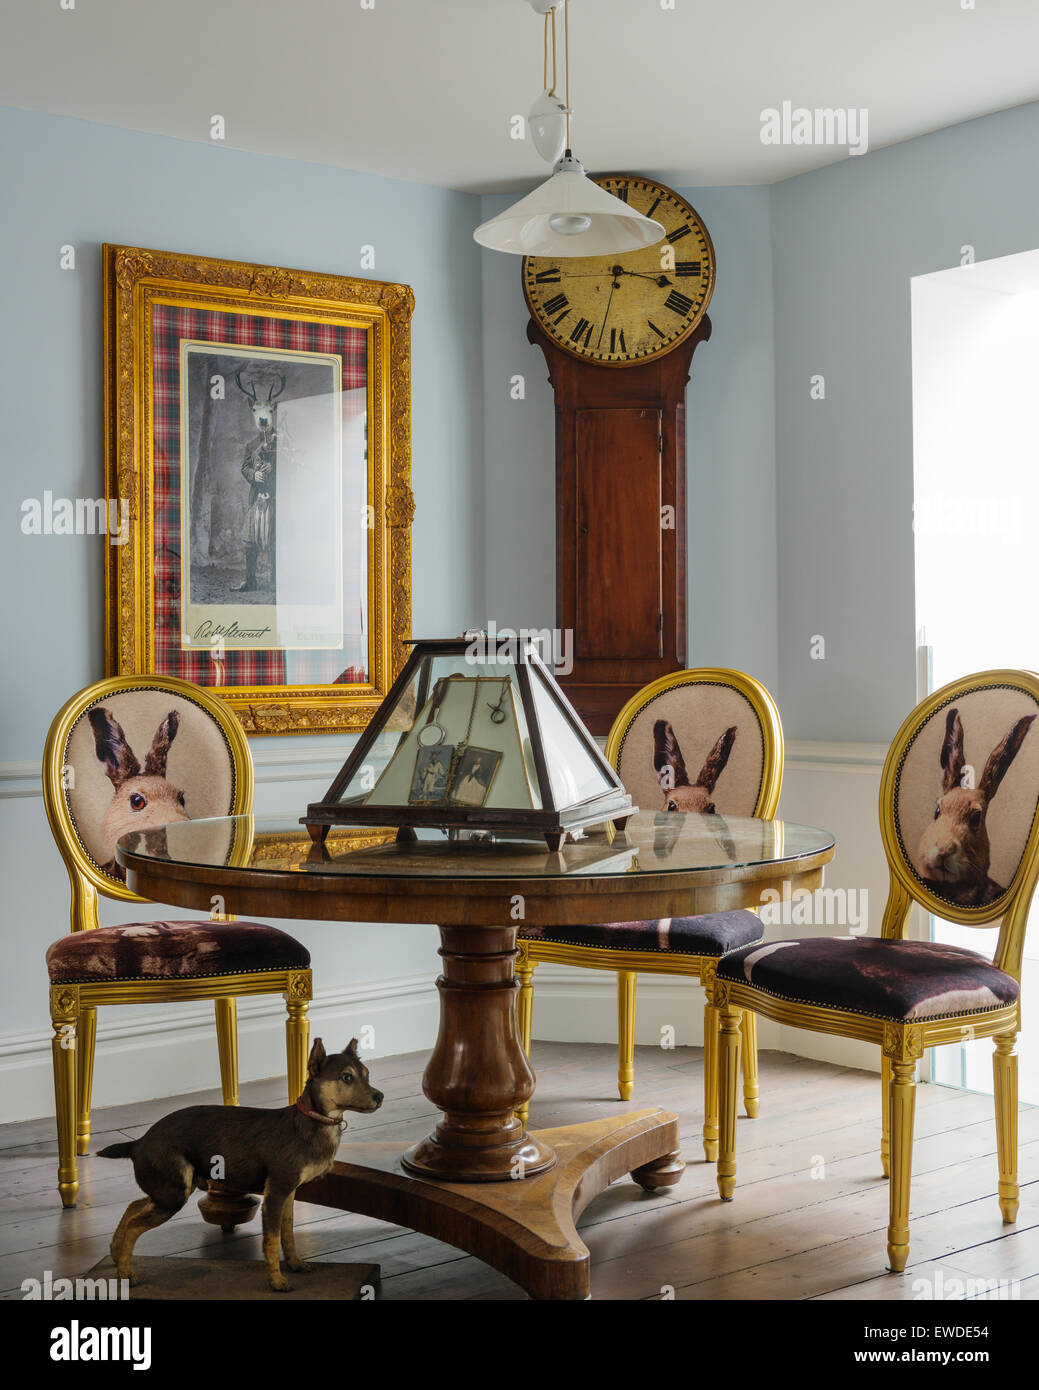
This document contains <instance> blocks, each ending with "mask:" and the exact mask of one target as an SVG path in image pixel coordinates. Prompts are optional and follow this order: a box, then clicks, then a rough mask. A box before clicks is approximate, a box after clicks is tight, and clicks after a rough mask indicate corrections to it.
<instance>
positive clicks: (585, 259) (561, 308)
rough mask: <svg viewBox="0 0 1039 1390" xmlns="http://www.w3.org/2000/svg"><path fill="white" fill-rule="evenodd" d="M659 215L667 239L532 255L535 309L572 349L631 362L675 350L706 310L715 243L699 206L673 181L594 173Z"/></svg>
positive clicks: (527, 285)
mask: <svg viewBox="0 0 1039 1390" xmlns="http://www.w3.org/2000/svg"><path fill="white" fill-rule="evenodd" d="M595 182H596V183H597V184H599V185H600V186H601V187H602V188H605V189H606V191H607V193H612V194H613V195H614V197H615V198H622V199H623V200H624V201H625V202H626V203H627V204H628V205H629V207H632V208H634V209H635V210H636V211H637V212H640V213H642V214H643V215H644V216H646V217H652V218H653V219H654V220H655V221H657V222H659V223H661V225H662V226H663V227H664V239H663V240H662V241H658V242H657V243H656V245H655V246H646V247H643V248H642V250H640V251H625V252H624V253H623V254H622V255H612V256H576V257H575V256H562V257H558V258H552V257H550V256H525V257H524V259H523V293H524V295H525V296H526V300H527V307H528V308H529V309H530V312H531V315H532V316H533V318H534V319H535V320H536V321H537V323H539V324H540V325H541V327H542V329H543V330H544V331H545V333H547V334H548V336H549V338H551V339H552V340H553V342H555V343H556V344H557V345H558V346H559V347H561V348H562V349H563V350H564V351H565V352H569V353H571V354H572V355H573V356H574V357H580V358H582V359H583V360H585V361H589V362H597V363H599V364H601V365H602V366H604V367H627V366H631V365H633V364H635V363H637V362H644V361H646V359H647V358H650V357H656V356H659V355H660V354H661V353H665V352H670V351H671V349H672V348H674V347H677V346H678V344H679V343H680V342H681V341H682V340H683V338H686V337H688V336H689V334H690V333H691V332H692V331H693V329H694V328H695V327H696V325H697V324H698V323H699V322H700V320H701V318H702V317H703V315H704V313H705V311H706V309H707V305H708V302H709V301H710V298H711V291H712V290H713V289H714V247H713V246H712V245H711V238H710V237H709V236H708V234H707V228H706V227H705V226H704V224H703V223H702V222H701V221H700V218H699V217H698V216H697V214H696V212H695V211H694V209H693V208H691V207H690V206H689V204H688V203H687V202H686V201H685V199H684V198H680V197H679V196H678V194H677V193H674V192H672V190H671V189H670V188H665V187H664V186H663V184H659V183H653V182H652V181H651V180H650V179H640V178H635V177H632V176H630V175H628V174H607V175H604V176H603V177H602V178H598V179H596V180H595Z"/></svg>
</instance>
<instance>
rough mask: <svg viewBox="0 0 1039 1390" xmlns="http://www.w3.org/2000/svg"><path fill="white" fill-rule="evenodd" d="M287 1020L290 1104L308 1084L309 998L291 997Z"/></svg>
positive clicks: (287, 1006) (286, 1036)
mask: <svg viewBox="0 0 1039 1390" xmlns="http://www.w3.org/2000/svg"><path fill="white" fill-rule="evenodd" d="M286 1008H287V1009H288V1017H287V1018H286V1020H285V1054H286V1071H287V1074H288V1082H289V1104H290V1105H295V1103H296V1101H297V1100H299V1098H300V1096H301V1095H302V1094H303V1088H304V1086H306V1084H307V1057H308V1056H309V1055H310V1018H309V1016H308V1013H307V1011H308V1009H309V1008H310V1000H309V999H290V1000H289V1001H288V1003H287V1004H286Z"/></svg>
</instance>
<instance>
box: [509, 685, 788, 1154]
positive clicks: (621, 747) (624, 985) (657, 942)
mask: <svg viewBox="0 0 1039 1390" xmlns="http://www.w3.org/2000/svg"><path fill="white" fill-rule="evenodd" d="M606 756H607V758H608V759H609V760H610V762H611V763H612V764H613V766H614V767H615V768H616V770H617V772H618V773H619V775H620V778H621V781H622V782H623V783H624V785H625V787H626V788H627V790H628V791H629V792H630V794H631V797H632V800H633V801H634V803H635V804H636V805H637V806H639V807H640V808H641V809H642V810H644V811H645V810H654V809H655V810H656V811H658V812H659V817H660V820H659V825H658V831H657V834H658V839H659V843H660V852H661V853H662V854H664V853H666V840H667V831H668V824H667V823H668V818H669V817H670V816H673V815H682V814H698V813H699V814H703V813H707V814H710V816H711V825H712V828H713V829H714V830H715V831H716V833H717V835H718V843H719V855H720V856H721V857H722V858H723V859H724V855H725V852H726V851H725V843H726V831H725V816H724V813H726V812H728V813H729V814H730V815H741V816H758V817H761V818H764V819H771V818H772V817H773V816H774V815H775V812H776V806H777V804H778V802H779V791H780V785H781V783H782V777H783V728H782V725H781V723H780V719H779V711H778V710H777V709H776V705H775V702H774V700H773V699H772V697H771V695H770V694H769V693H768V691H767V690H766V689H765V687H764V686H763V685H761V684H760V683H759V682H758V681H756V680H754V679H753V677H751V676H747V675H744V674H743V673H742V672H740V671H727V670H720V669H717V668H707V667H704V668H700V669H697V670H690V671H678V672H675V673H674V674H673V675H669V676H664V677H662V678H661V679H660V680H657V681H654V682H653V683H652V684H651V685H647V686H646V687H645V688H644V689H643V690H640V691H639V692H638V693H637V694H636V695H635V696H634V697H633V698H632V699H631V700H629V701H628V703H627V704H626V705H625V706H624V708H623V709H622V710H621V712H620V714H618V716H617V718H616V720H615V721H614V724H613V728H612V729H611V730H610V734H609V737H608V739H607V743H606ZM518 937H519V940H518V947H519V957H518V963H517V967H516V973H517V975H518V977H519V981H520V997H519V1025H520V1033H521V1037H522V1041H523V1046H524V1048H525V1050H526V1051H527V1054H528V1055H529V1053H530V1040H531V1031H532V1017H533V974H534V970H535V968H536V966H538V965H539V964H541V963H542V962H543V961H552V962H555V963H556V964H560V965H576V966H581V967H583V968H585V969H588V970H612V971H614V972H616V975H617V1021H618V1034H619V1037H618V1072H617V1084H618V1089H619V1091H620V1098H621V1100H630V1098H631V1095H632V1092H633V1090H634V1084H635V989H636V982H637V978H638V973H639V972H640V971H644V972H646V973H647V974H654V975H685V976H691V977H692V978H693V979H695V980H697V981H699V983H700V984H702V985H703V986H704V987H705V989H706V990H707V1001H706V1004H705V1007H704V1124H703V1147H704V1154H705V1156H706V1157H707V1159H708V1161H710V1162H713V1161H714V1160H715V1159H716V1158H717V1155H718V1072H717V1058H718V1052H717V1039H718V1016H717V1013H716V1011H715V1008H714V1002H713V997H712V987H713V982H714V972H715V969H716V968H717V965H718V961H719V959H720V958H721V957H723V956H724V955H725V953H726V952H727V951H731V950H734V949H736V948H737V947H739V946H743V945H745V944H747V943H749V942H756V941H760V940H761V939H762V927H761V922H760V920H759V918H758V917H757V915H756V913H755V912H753V911H750V910H747V909H739V910H736V911H729V912H713V913H707V914H705V915H700V916H695V917H674V918H670V919H667V920H657V921H647V922H603V923H589V924H588V925H587V926H577V927H521V928H520V930H519V933H518ZM743 1077H744V1100H745V1104H746V1109H747V1114H748V1115H749V1116H754V1115H756V1114H757V1113H758V1100H759V1086H758V1068H757V1040H756V1035H755V1030H754V1020H753V1016H752V1015H751V1016H749V1023H748V1025H747V1028H746V1035H745V1047H744V1050H743ZM522 1118H523V1119H524V1121H525V1120H526V1118H527V1117H526V1114H524V1115H523V1117H522Z"/></svg>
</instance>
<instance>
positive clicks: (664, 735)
mask: <svg viewBox="0 0 1039 1390" xmlns="http://www.w3.org/2000/svg"><path fill="white" fill-rule="evenodd" d="M735 742H736V725H735V724H733V725H731V726H730V727H729V728H728V729H726V730H725V732H724V733H723V734H721V735H719V738H718V741H717V743H715V745H714V747H713V748H712V749H711V751H710V752H709V753H708V754H707V757H706V758H705V759H704V765H703V767H702V768H701V769H700V771H699V773H698V775H697V778H696V781H695V782H693V783H690V781H689V773H688V772H687V771H686V766H685V759H684V758H683V757H682V750H681V748H680V747H679V746H678V739H677V738H676V737H675V731H674V729H672V727H671V725H670V724H669V723H668V721H667V720H666V719H658V720H657V721H656V723H655V724H654V725H653V769H654V771H655V772H656V774H657V778H658V779H659V781H660V789H661V791H662V792H663V793H664V810H665V811H693V812H699V813H700V814H702V815H713V814H714V787H715V783H716V782H717V781H718V778H719V777H720V776H721V775H722V773H723V772H724V770H725V764H726V763H727V762H728V761H729V754H730V753H731V752H732V745H733V744H734V743H735Z"/></svg>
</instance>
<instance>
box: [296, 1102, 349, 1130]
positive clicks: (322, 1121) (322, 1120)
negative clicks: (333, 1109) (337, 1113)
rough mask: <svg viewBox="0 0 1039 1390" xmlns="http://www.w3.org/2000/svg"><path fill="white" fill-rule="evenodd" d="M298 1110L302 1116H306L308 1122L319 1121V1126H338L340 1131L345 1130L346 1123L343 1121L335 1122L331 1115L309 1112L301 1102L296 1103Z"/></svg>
mask: <svg viewBox="0 0 1039 1390" xmlns="http://www.w3.org/2000/svg"><path fill="white" fill-rule="evenodd" d="M296 1109H297V1110H298V1111H299V1112H300V1114H301V1115H306V1117H307V1119H308V1120H317V1122H318V1124H319V1125H338V1126H339V1128H340V1129H343V1128H344V1122H343V1121H342V1120H341V1119H340V1120H333V1119H332V1117H331V1115H319V1114H318V1113H317V1112H316V1111H315V1110H308V1109H307V1107H306V1106H305V1105H304V1104H303V1102H302V1101H301V1100H298V1101H297V1102H296Z"/></svg>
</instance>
